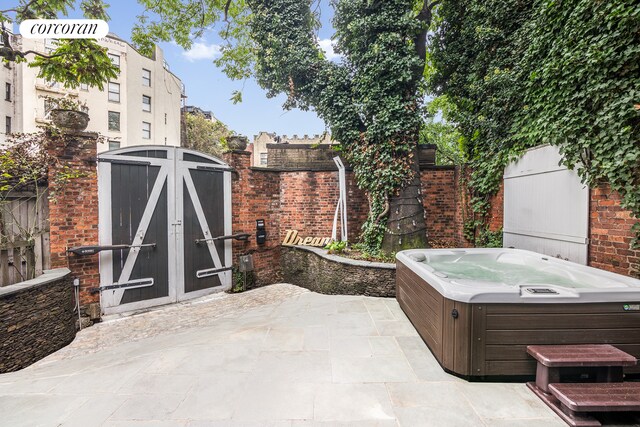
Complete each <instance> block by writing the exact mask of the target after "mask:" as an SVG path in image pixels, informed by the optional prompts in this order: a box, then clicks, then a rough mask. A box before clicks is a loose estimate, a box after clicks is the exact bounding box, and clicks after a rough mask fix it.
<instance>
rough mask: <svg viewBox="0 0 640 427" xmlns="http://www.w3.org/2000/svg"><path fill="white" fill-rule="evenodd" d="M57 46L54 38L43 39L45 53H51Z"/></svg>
mask: <svg viewBox="0 0 640 427" xmlns="http://www.w3.org/2000/svg"><path fill="white" fill-rule="evenodd" d="M57 48H58V40H56V39H44V50H45V52H46V53H51V52H53V51H54V50H56V49H57Z"/></svg>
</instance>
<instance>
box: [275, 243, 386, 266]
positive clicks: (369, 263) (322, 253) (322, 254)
mask: <svg viewBox="0 0 640 427" xmlns="http://www.w3.org/2000/svg"><path fill="white" fill-rule="evenodd" d="M282 247H285V248H294V249H302V250H305V251H308V252H312V253H314V254H316V255H318V256H319V257H321V258H324V259H327V260H329V261H333V262H339V263H340V264H346V265H354V266H357V267H370V268H382V269H385V270H395V269H396V265H395V264H392V263H388V262H372V261H364V260H360V259H351V258H345V257H341V256H338V255H331V254H329V253H328V252H329V251H327V250H326V249H322V248H316V247H314V246H301V245H282Z"/></svg>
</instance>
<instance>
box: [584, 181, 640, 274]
mask: <svg viewBox="0 0 640 427" xmlns="http://www.w3.org/2000/svg"><path fill="white" fill-rule="evenodd" d="M590 202H591V203H590V208H589V217H590V231H589V239H590V245H589V265H591V266H592V267H596V268H601V269H603V270H608V271H612V272H614V273H619V274H624V275H627V276H633V277H637V278H640V249H638V250H632V249H630V246H629V244H630V242H631V240H632V239H633V236H634V234H633V232H632V231H631V227H632V226H633V224H634V223H635V222H636V221H637V220H635V219H633V218H632V217H631V212H629V211H625V210H623V209H622V208H621V207H620V195H619V194H618V193H616V192H612V191H611V189H610V188H609V186H608V185H606V184H603V185H600V186H599V187H598V188H595V189H592V190H591V200H590Z"/></svg>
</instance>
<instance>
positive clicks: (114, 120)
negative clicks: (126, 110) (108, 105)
mask: <svg viewBox="0 0 640 427" xmlns="http://www.w3.org/2000/svg"><path fill="white" fill-rule="evenodd" d="M109 130H115V131H120V113H119V112H117V111H109Z"/></svg>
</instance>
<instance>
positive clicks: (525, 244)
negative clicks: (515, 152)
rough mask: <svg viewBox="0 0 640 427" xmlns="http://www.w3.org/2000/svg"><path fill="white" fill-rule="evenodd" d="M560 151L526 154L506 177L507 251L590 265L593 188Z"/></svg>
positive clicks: (544, 149)
mask: <svg viewBox="0 0 640 427" xmlns="http://www.w3.org/2000/svg"><path fill="white" fill-rule="evenodd" d="M560 160H561V156H560V153H559V152H558V149H557V148H556V147H551V146H542V147H537V148H533V149H531V150H529V151H527V152H526V153H525V154H524V156H523V157H522V158H521V159H520V160H518V161H517V162H514V163H512V164H510V165H509V166H508V167H507V168H506V169H505V174H504V246H505V247H515V248H519V249H528V250H532V251H536V252H540V253H544V254H547V255H550V256H560V257H562V258H567V259H569V260H570V261H574V262H578V263H581V264H586V263H587V250H588V226H589V189H588V187H587V186H585V185H583V184H582V183H581V182H580V178H579V177H578V175H577V174H576V173H575V172H574V171H571V170H568V169H567V168H566V167H565V166H560V165H559V163H560Z"/></svg>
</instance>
